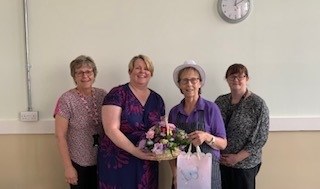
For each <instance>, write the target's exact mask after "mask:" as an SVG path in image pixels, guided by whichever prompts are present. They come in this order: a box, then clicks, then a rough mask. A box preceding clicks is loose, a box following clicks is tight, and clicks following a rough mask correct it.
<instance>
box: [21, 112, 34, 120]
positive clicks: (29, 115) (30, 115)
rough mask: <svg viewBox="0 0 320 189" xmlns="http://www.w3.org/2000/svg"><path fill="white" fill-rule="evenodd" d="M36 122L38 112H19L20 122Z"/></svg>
mask: <svg viewBox="0 0 320 189" xmlns="http://www.w3.org/2000/svg"><path fill="white" fill-rule="evenodd" d="M38 120H39V112H38V111H26V112H20V121H38Z"/></svg>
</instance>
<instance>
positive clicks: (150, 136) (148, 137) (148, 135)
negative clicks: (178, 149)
mask: <svg viewBox="0 0 320 189" xmlns="http://www.w3.org/2000/svg"><path fill="white" fill-rule="evenodd" d="M146 138H147V139H153V138H154V130H149V131H148V132H147V133H146Z"/></svg>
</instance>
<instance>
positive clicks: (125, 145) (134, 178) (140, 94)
mask: <svg viewBox="0 0 320 189" xmlns="http://www.w3.org/2000/svg"><path fill="white" fill-rule="evenodd" d="M128 67H129V76H130V81H129V83H126V84H124V85H120V86H118V87H114V88H113V89H112V90H111V91H110V92H109V93H108V94H107V96H106V97H105V99H104V102H103V107H102V122H103V128H104V131H105V135H104V136H103V138H102V141H101V145H100V146H99V152H98V179H99V188H100V189H109V188H110V189H111V188H112V189H120V188H121V189H146V188H148V189H157V188H158V162H157V161H156V157H155V156H154V154H153V153H150V152H144V151H142V150H141V149H139V148H138V146H137V145H138V143H139V141H140V140H141V139H142V138H144V137H145V133H146V132H147V131H148V130H149V128H151V127H152V126H153V125H155V124H157V123H158V122H159V121H160V120H161V119H162V118H163V117H164V116H165V106H164V101H163V99H162V97H161V96H160V95H159V94H157V93H156V92H155V91H153V90H151V89H149V88H148V83H149V80H150V78H151V77H152V75H153V70H154V68H153V64H152V61H151V60H150V59H149V58H148V57H147V56H145V55H138V56H135V57H133V58H132V59H131V61H130V62H129V66H128Z"/></svg>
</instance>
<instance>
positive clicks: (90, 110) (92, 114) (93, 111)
mask: <svg viewBox="0 0 320 189" xmlns="http://www.w3.org/2000/svg"><path fill="white" fill-rule="evenodd" d="M76 91H77V93H78V95H79V96H80V99H81V101H82V102H83V105H84V106H85V108H86V110H87V112H88V115H89V116H90V117H91V119H92V120H93V122H94V123H95V125H96V126H98V125H99V114H98V106H97V103H96V96H95V91H94V89H92V90H91V94H92V103H93V108H89V104H88V101H87V100H86V98H85V96H84V95H83V94H82V93H80V91H79V90H78V89H76Z"/></svg>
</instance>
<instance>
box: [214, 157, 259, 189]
mask: <svg viewBox="0 0 320 189" xmlns="http://www.w3.org/2000/svg"><path fill="white" fill-rule="evenodd" d="M260 166H261V163H260V164H258V165H257V166H255V167H253V168H250V169H236V168H232V167H227V166H224V165H220V171H221V181H222V189H255V188H256V176H257V174H258V172H259V170H260Z"/></svg>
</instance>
